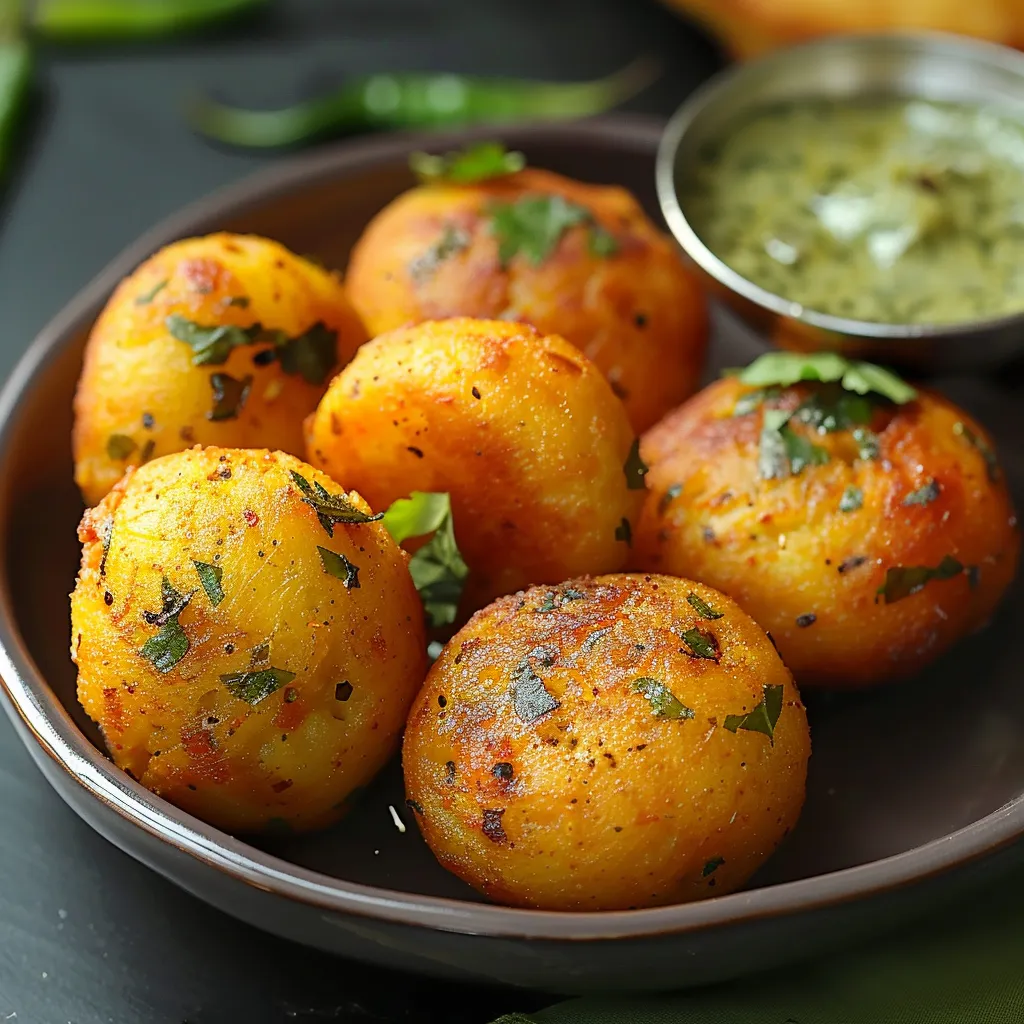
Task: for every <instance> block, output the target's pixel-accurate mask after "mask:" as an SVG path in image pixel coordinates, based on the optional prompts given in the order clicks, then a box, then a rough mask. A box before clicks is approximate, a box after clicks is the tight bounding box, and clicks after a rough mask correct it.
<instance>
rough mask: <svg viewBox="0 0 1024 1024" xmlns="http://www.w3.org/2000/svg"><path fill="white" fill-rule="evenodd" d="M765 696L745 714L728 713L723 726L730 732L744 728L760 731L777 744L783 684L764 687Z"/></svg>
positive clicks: (747, 730)
mask: <svg viewBox="0 0 1024 1024" xmlns="http://www.w3.org/2000/svg"><path fill="white" fill-rule="evenodd" d="M762 690H763V693H764V696H763V697H762V698H761V703H760V704H758V705H757V707H756V708H754V710H753V711H748V712H747V713H746V714H744V715H726V716H725V722H724V723H723V727H724V728H725V729H727V730H728V731H729V732H736V730H737V729H743V730H745V731H746V732H760V733H764V735H765V736H767V737H768V739H769V740H770V741H771V744H772V746H775V726H776V725H778V722H779V717H780V716H781V714H782V692H783V688H782V687H781V686H764V687H762Z"/></svg>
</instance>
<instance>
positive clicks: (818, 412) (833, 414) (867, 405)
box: [793, 389, 875, 434]
mask: <svg viewBox="0 0 1024 1024" xmlns="http://www.w3.org/2000/svg"><path fill="white" fill-rule="evenodd" d="M828 391H831V389H826V393H823V394H816V395H811V396H810V398H808V399H806V400H805V401H804V402H803V403H802V404H801V405H800V407H799V408H798V409H797V410H796V412H795V413H793V419H795V420H796V421H797V422H798V423H805V424H807V426H809V427H812V428H813V429H814V430H816V431H817V432H818V433H819V434H834V433H836V432H837V431H839V430H852V429H853V428H854V427H856V426H864V425H866V424H868V423H870V422H871V417H872V414H873V413H874V410H875V404H874V402H873V401H872V398H873V397H874V396H871V397H868V396H865V395H855V394H851V393H850V392H848V391H838V392H837V393H827V392H828Z"/></svg>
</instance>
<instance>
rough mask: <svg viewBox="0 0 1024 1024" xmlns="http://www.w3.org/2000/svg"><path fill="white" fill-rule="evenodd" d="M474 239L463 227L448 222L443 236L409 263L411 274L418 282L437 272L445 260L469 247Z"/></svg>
mask: <svg viewBox="0 0 1024 1024" xmlns="http://www.w3.org/2000/svg"><path fill="white" fill-rule="evenodd" d="M471 241H472V239H471V238H470V236H469V235H468V234H466V232H465V231H463V230H462V229H461V228H458V227H456V226H455V225H454V224H446V225H445V226H444V231H443V232H442V234H441V237H440V238H439V239H438V240H437V241H436V242H434V243H433V244H432V245H431V246H430V247H429V248H428V249H427V250H426V251H425V252H423V253H421V254H420V255H419V256H417V257H416V258H415V259H414V260H412V261H411V262H410V263H409V275H410V276H411V277H412V279H413V280H414V281H416V282H417V283H419V282H422V281H425V280H426V279H427V278H428V277H431V276H432V275H434V274H435V273H436V272H437V269H438V267H440V266H441V264H442V263H444V261H445V260H448V259H451V257H452V256H456V255H458V253H460V252H462V251H463V250H465V249H468V248H469V245H470V242H471Z"/></svg>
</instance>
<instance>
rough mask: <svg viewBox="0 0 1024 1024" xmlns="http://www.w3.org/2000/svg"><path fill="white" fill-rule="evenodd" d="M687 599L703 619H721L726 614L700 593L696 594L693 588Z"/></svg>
mask: <svg viewBox="0 0 1024 1024" xmlns="http://www.w3.org/2000/svg"><path fill="white" fill-rule="evenodd" d="M686 600H687V601H689V603H690V606H691V607H692V608H693V610H694V611H695V612H696V613H697V614H698V615H699V616H700V617H701V618H702V619H720V618H722V616H723V615H725V612H719V611H716V610H715V609H714V608H712V607H711V605H709V604H708V603H707V601H705V600H704V598H702V597H701V596H700V594H695V593H694V592H693V591H692V590H691V591H690V593H689V594H687V595H686Z"/></svg>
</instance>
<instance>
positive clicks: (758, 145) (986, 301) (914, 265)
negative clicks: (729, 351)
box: [681, 99, 1024, 324]
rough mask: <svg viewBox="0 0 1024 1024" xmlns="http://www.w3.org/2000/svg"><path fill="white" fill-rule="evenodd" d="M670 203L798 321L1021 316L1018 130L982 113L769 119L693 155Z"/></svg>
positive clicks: (825, 112)
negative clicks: (791, 305)
mask: <svg viewBox="0 0 1024 1024" xmlns="http://www.w3.org/2000/svg"><path fill="white" fill-rule="evenodd" d="M681 202H682V206H683V211H684V213H685V214H686V216H687V218H688V219H689V221H690V224H691V225H692V226H693V229H694V230H695V231H696V233H697V235H698V236H699V237H700V239H701V241H702V242H703V243H704V244H705V245H706V246H707V247H708V248H709V249H710V250H711V251H712V252H713V253H714V254H715V255H716V256H718V258H719V259H721V260H722V261H723V262H724V263H725V264H727V265H728V266H729V267H731V268H732V269H733V270H735V271H737V272H738V273H739V274H741V275H742V276H744V277H746V278H748V279H749V280H750V281H752V282H754V283H755V284H757V285H760V286H761V287H762V288H764V289H766V290H767V291H769V292H772V293H774V294H776V295H778V296H781V297H782V298H784V299H787V300H789V301H791V302H796V303H799V304H800V305H801V306H803V307H804V308H805V309H807V310H813V311H816V312H819V313H830V314H832V315H835V316H841V317H847V318H851V319H855V320H868V321H876V322H883V323H900V324H908V323H912V324H929V323H931V324H950V323H957V322H962V321H967V320H978V319H983V318H988V317H998V316H1006V315H1009V314H1013V313H1020V312H1022V311H1024V124H1022V123H1020V122H1018V121H1016V120H1014V119H1013V118H1012V117H1011V116H1009V115H1006V114H1002V113H999V112H998V111H996V110H994V109H991V108H988V107H984V106H972V105H968V104H958V103H932V102H925V101H917V100H902V99H901V100H896V99H889V100H875V101H821V102H819V101H807V102H799V103H793V104H791V105H787V106H779V107H771V108H766V109H764V110H762V111H761V112H760V113H757V114H755V115H753V116H752V117H751V118H749V119H747V120H745V121H742V122H740V123H739V124H738V125H737V126H736V127H735V129H734V130H733V131H731V132H730V133H728V134H727V135H726V136H725V137H723V138H722V140H721V141H720V142H719V143H717V144H715V145H713V146H708V147H706V148H705V150H704V151H703V152H702V153H701V154H700V155H699V158H698V160H697V161H696V164H695V166H694V168H693V169H692V172H691V173H690V176H689V180H688V181H684V182H683V183H682V189H681Z"/></svg>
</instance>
